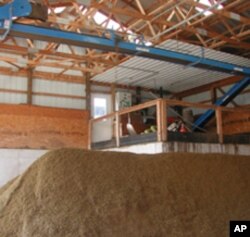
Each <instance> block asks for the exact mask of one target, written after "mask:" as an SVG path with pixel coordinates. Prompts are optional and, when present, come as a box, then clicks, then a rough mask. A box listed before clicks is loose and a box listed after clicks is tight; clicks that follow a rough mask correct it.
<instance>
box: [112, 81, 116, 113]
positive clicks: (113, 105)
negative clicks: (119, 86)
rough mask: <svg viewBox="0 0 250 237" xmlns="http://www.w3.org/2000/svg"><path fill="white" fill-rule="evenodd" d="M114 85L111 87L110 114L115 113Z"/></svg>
mask: <svg viewBox="0 0 250 237" xmlns="http://www.w3.org/2000/svg"><path fill="white" fill-rule="evenodd" d="M115 90H116V86H115V84H112V85H111V101H112V112H115Z"/></svg>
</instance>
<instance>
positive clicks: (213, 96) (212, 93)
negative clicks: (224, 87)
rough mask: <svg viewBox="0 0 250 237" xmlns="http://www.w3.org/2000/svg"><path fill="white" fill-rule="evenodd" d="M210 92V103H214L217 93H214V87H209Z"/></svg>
mask: <svg viewBox="0 0 250 237" xmlns="http://www.w3.org/2000/svg"><path fill="white" fill-rule="evenodd" d="M210 94H211V102H212V104H214V103H215V102H216V100H217V93H216V88H215V87H213V88H211V89H210Z"/></svg>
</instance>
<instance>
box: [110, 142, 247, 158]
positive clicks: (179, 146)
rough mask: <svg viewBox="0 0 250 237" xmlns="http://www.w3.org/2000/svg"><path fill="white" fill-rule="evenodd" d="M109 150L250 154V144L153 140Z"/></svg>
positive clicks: (148, 152)
mask: <svg viewBox="0 0 250 237" xmlns="http://www.w3.org/2000/svg"><path fill="white" fill-rule="evenodd" d="M106 150H107V151H120V152H133V153H138V154H156V153H164V152H193V153H221V154H230V155H245V156H250V145H238V144H213V143H186V142H151V143H145V144H138V145H132V146H126V147H119V148H110V149H106Z"/></svg>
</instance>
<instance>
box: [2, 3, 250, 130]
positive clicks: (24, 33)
mask: <svg viewBox="0 0 250 237" xmlns="http://www.w3.org/2000/svg"><path fill="white" fill-rule="evenodd" d="M31 12H32V6H31V5H30V2H29V1H28V0H14V1H13V2H11V3H9V4H7V5H4V6H1V7H0V34H1V36H2V37H1V38H2V39H3V38H5V37H6V36H7V35H11V36H15V37H22V38H29V39H34V40H42V41H48V42H55V43H63V44H70V45H74V46H80V47H87V48H94V49H100V50H103V51H113V52H117V53H123V54H128V55H137V56H140V57H146V58H152V59H158V60H164V61H167V62H173V63H177V64H182V65H188V66H192V67H197V68H203V69H209V70H214V71H220V72H226V73H230V74H235V75H245V78H244V79H243V80H242V81H241V82H239V83H237V84H236V85H235V86H234V87H233V88H231V90H229V91H228V92H227V93H226V95H224V96H223V98H224V99H223V98H221V99H220V100H218V101H217V102H216V105H226V104H227V103H228V102H229V101H230V100H231V99H232V98H234V97H235V96H236V95H237V94H239V93H240V92H241V91H242V90H243V89H244V88H245V87H246V86H247V85H249V78H250V68H248V67H241V66H238V65H235V64H231V63H225V62H221V61H219V60H213V59H208V58H205V57H198V56H193V55H189V54H184V53H180V52H175V51H171V50H167V49H160V48H155V47H148V46H145V45H144V44H135V43H130V42H126V41H123V40H121V38H120V37H118V36H116V35H115V34H114V33H112V32H111V34H110V35H111V36H110V38H108V37H105V36H103V37H98V36H94V35H87V34H79V33H75V32H69V31H62V30H59V29H55V28H44V27H41V26H34V25H26V24H18V23H14V22H12V19H13V17H25V16H29V14H31ZM1 38H0V39H1ZM212 116H213V113H212V112H209V111H207V112H206V113H205V114H204V115H203V116H202V117H200V118H199V119H198V120H197V121H196V122H195V128H197V127H202V126H204V125H205V123H206V122H207V121H208V120H209V119H210V118H211V117H212Z"/></svg>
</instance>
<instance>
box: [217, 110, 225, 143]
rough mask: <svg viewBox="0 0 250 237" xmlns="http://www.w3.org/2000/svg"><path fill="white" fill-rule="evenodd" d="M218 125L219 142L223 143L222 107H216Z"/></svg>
mask: <svg viewBox="0 0 250 237" xmlns="http://www.w3.org/2000/svg"><path fill="white" fill-rule="evenodd" d="M216 126H217V134H218V137H219V143H221V144H222V143H223V142H224V139H223V127H222V126H223V125H222V110H221V107H218V108H217V109H216Z"/></svg>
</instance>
